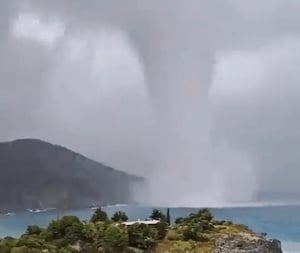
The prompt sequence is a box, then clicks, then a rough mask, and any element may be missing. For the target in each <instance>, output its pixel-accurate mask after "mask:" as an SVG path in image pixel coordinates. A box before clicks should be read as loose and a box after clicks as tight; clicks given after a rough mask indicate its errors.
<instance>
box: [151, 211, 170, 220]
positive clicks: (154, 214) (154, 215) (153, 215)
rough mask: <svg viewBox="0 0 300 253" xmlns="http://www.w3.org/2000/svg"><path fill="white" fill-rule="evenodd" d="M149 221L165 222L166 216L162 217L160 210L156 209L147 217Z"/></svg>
mask: <svg viewBox="0 0 300 253" xmlns="http://www.w3.org/2000/svg"><path fill="white" fill-rule="evenodd" d="M149 217H150V219H152V220H161V221H164V222H166V221H167V217H166V215H164V214H163V213H162V212H161V211H160V210H158V209H153V211H152V213H151V215H150V216H149Z"/></svg>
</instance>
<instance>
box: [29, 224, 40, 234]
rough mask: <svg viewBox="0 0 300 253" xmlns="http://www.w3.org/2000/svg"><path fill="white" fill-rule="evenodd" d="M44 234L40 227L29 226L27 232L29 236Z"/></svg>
mask: <svg viewBox="0 0 300 253" xmlns="http://www.w3.org/2000/svg"><path fill="white" fill-rule="evenodd" d="M42 232H43V229H42V228H40V227H39V226H28V227H27V230H26V234H27V235H39V234H41V233H42Z"/></svg>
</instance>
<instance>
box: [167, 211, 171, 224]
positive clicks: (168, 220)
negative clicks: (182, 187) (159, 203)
mask: <svg viewBox="0 0 300 253" xmlns="http://www.w3.org/2000/svg"><path fill="white" fill-rule="evenodd" d="M167 223H168V224H169V225H171V216H170V208H168V209H167Z"/></svg>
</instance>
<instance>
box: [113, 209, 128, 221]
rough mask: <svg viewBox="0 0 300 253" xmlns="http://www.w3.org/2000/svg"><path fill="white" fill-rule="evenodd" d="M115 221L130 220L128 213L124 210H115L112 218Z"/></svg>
mask: <svg viewBox="0 0 300 253" xmlns="http://www.w3.org/2000/svg"><path fill="white" fill-rule="evenodd" d="M111 219H112V220H113V221H115V222H119V221H128V216H127V215H126V213H125V212H122V211H118V212H115V213H114V215H113V217H112V218H111Z"/></svg>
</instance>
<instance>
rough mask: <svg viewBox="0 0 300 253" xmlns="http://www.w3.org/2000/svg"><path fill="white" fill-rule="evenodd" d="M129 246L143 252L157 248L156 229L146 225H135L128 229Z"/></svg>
mask: <svg viewBox="0 0 300 253" xmlns="http://www.w3.org/2000/svg"><path fill="white" fill-rule="evenodd" d="M127 232H128V239H129V246H131V247H135V248H138V249H142V250H150V249H153V248H154V247H155V246H156V241H155V239H156V238H157V231H156V229H153V228H150V227H148V226H147V225H145V224H138V223H136V224H134V225H132V226H129V227H128V229H127Z"/></svg>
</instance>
